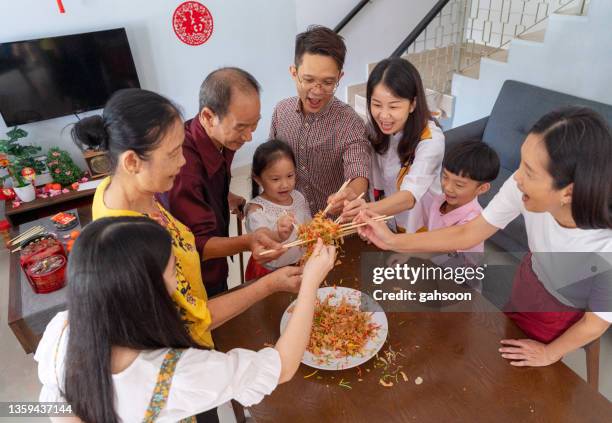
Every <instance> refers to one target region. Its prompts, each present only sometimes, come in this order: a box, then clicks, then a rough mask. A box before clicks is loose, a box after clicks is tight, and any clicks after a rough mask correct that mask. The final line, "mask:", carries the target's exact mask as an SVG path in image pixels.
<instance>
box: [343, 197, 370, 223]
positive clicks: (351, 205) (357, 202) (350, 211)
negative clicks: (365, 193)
mask: <svg viewBox="0 0 612 423" xmlns="http://www.w3.org/2000/svg"><path fill="white" fill-rule="evenodd" d="M367 208H368V203H367V202H366V201H365V200H364V199H363V198H355V199H353V200H351V201H345V202H344V208H343V209H342V214H341V215H340V221H341V222H350V221H352V220H353V219H354V218H355V216H357V214H358V213H359V212H360V211H361V210H366V209H367Z"/></svg>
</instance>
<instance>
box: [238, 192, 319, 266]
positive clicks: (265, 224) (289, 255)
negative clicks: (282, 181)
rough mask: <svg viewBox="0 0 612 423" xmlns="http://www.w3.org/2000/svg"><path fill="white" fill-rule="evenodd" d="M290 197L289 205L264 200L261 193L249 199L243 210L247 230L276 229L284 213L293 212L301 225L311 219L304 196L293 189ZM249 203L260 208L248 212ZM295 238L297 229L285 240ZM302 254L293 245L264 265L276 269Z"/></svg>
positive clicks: (295, 260) (295, 259)
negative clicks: (245, 212)
mask: <svg viewBox="0 0 612 423" xmlns="http://www.w3.org/2000/svg"><path fill="white" fill-rule="evenodd" d="M291 198H292V199H293V204H291V205H290V206H283V205H280V204H275V203H273V202H271V201H268V200H266V199H265V198H263V197H262V196H261V195H259V196H257V197H255V198H253V199H252V200H251V201H249V202H248V203H247V205H246V207H245V210H247V215H246V222H245V223H246V229H247V232H254V231H255V230H257V229H259V228H268V229H271V230H273V231H276V230H277V228H276V222H277V221H278V219H279V218H280V217H281V216H283V215H284V214H285V213H293V215H294V216H295V220H296V222H295V223H296V224H297V225H301V224H302V223H306V222H309V221H311V220H312V215H311V214H310V207H309V206H308V202H307V201H306V198H304V196H303V195H302V193H301V192H299V191H296V190H293V191H292V192H291ZM251 204H256V205H258V206H260V207H261V209H259V208H258V209H257V210H255V211H251V212H249V205H251ZM296 239H297V230H296V229H293V232H292V233H291V236H290V237H289V238H288V239H287V241H286V242H291V241H295V240H296ZM302 254H303V251H302V249H301V248H299V247H293V248H290V249H289V250H287V252H286V253H285V254H283V255H282V256H280V257H279V258H277V259H276V260H272V261H270V262H268V263H266V264H265V265H264V266H265V267H266V268H268V269H270V270H272V269H278V268H279V267H283V266H287V265H289V264H293V263H296V262H297V261H298V260H299V259H300V258H301V257H302Z"/></svg>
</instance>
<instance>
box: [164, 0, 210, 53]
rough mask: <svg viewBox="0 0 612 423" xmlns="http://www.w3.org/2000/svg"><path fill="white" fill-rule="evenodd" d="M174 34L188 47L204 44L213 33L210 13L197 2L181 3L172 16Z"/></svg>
mask: <svg viewBox="0 0 612 423" xmlns="http://www.w3.org/2000/svg"><path fill="white" fill-rule="evenodd" d="M172 27H173V28H174V33H175V34H176V36H177V37H178V39H179V40H181V41H182V42H183V43H185V44H188V45H190V46H199V45H201V44H204V43H205V42H206V41H208V39H209V38H210V36H211V35H212V32H213V17H212V15H211V14H210V11H209V10H208V9H207V8H206V6H204V5H203V4H201V3H198V2H197V1H186V2H184V3H181V4H180V5H179V6H178V7H177V8H176V10H175V11H174V15H173V16H172Z"/></svg>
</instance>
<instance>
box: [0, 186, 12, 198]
mask: <svg viewBox="0 0 612 423" xmlns="http://www.w3.org/2000/svg"><path fill="white" fill-rule="evenodd" d="M15 197H16V194H15V191H13V189H12V188H3V189H2V190H0V200H12V199H14V198H15Z"/></svg>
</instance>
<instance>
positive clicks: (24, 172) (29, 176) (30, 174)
mask: <svg viewBox="0 0 612 423" xmlns="http://www.w3.org/2000/svg"><path fill="white" fill-rule="evenodd" d="M21 176H23V177H24V178H25V179H26V180H28V181H34V179H36V172H35V171H34V169H32V168H31V167H24V168H23V169H21Z"/></svg>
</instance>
